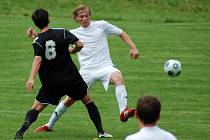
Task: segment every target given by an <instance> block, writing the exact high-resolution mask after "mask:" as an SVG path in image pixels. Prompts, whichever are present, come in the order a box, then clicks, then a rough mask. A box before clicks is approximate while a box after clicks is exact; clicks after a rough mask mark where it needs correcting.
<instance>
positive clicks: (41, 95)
mask: <svg viewBox="0 0 210 140" xmlns="http://www.w3.org/2000/svg"><path fill="white" fill-rule="evenodd" d="M65 95H67V96H69V97H71V98H72V99H74V100H81V99H83V98H84V97H85V96H86V95H87V85H86V84H78V85H77V86H72V87H70V88H66V89H63V88H62V89H61V88H47V87H43V86H42V87H41V88H40V90H39V92H38V94H37V96H36V100H37V101H38V102H40V103H43V104H52V105H58V103H59V101H60V99H61V97H63V96H65Z"/></svg>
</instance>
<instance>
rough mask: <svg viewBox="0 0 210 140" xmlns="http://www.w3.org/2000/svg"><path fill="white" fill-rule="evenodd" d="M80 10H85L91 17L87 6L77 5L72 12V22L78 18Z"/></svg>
mask: <svg viewBox="0 0 210 140" xmlns="http://www.w3.org/2000/svg"><path fill="white" fill-rule="evenodd" d="M80 10H87V12H88V13H89V15H90V16H91V10H90V8H89V7H88V6H86V5H82V4H81V5H78V6H77V7H76V8H75V9H74V11H73V12H72V14H73V18H74V20H76V17H77V16H78V14H79V11H80Z"/></svg>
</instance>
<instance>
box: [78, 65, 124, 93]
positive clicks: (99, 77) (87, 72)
mask: <svg viewBox="0 0 210 140" xmlns="http://www.w3.org/2000/svg"><path fill="white" fill-rule="evenodd" d="M116 71H118V72H120V71H119V70H118V69H117V68H115V67H113V66H112V65H107V66H104V67H100V68H97V69H84V70H81V69H80V71H79V72H80V74H81V76H82V78H83V79H84V81H85V82H86V84H87V86H88V88H90V87H91V86H92V85H93V84H94V83H95V82H96V81H100V82H101V83H102V85H103V86H104V89H105V90H106V91H107V90H108V87H109V81H110V76H111V74H112V73H114V72H116Z"/></svg>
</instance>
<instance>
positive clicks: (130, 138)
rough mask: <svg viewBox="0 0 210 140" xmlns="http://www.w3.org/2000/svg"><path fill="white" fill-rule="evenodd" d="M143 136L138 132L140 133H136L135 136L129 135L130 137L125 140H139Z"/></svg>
mask: <svg viewBox="0 0 210 140" xmlns="http://www.w3.org/2000/svg"><path fill="white" fill-rule="evenodd" d="M141 135H142V134H141V132H140V131H138V132H136V133H134V134H131V135H128V136H127V137H126V138H125V140H138V139H139V138H141V137H142V136H141Z"/></svg>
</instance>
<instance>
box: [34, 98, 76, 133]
mask: <svg viewBox="0 0 210 140" xmlns="http://www.w3.org/2000/svg"><path fill="white" fill-rule="evenodd" d="M73 103H74V100H73V99H72V98H70V97H69V96H66V98H65V99H64V100H63V101H61V102H60V103H59V105H58V106H57V107H56V108H55V110H54V112H53V114H52V115H51V117H50V119H49V121H48V123H47V124H45V125H43V126H41V127H38V128H36V129H35V130H34V131H36V132H46V131H52V129H53V127H54V125H55V124H56V122H57V121H58V120H59V119H60V117H61V116H62V115H63V114H64V113H65V112H66V111H67V109H68V107H69V106H71V105H72V104H73Z"/></svg>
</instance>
